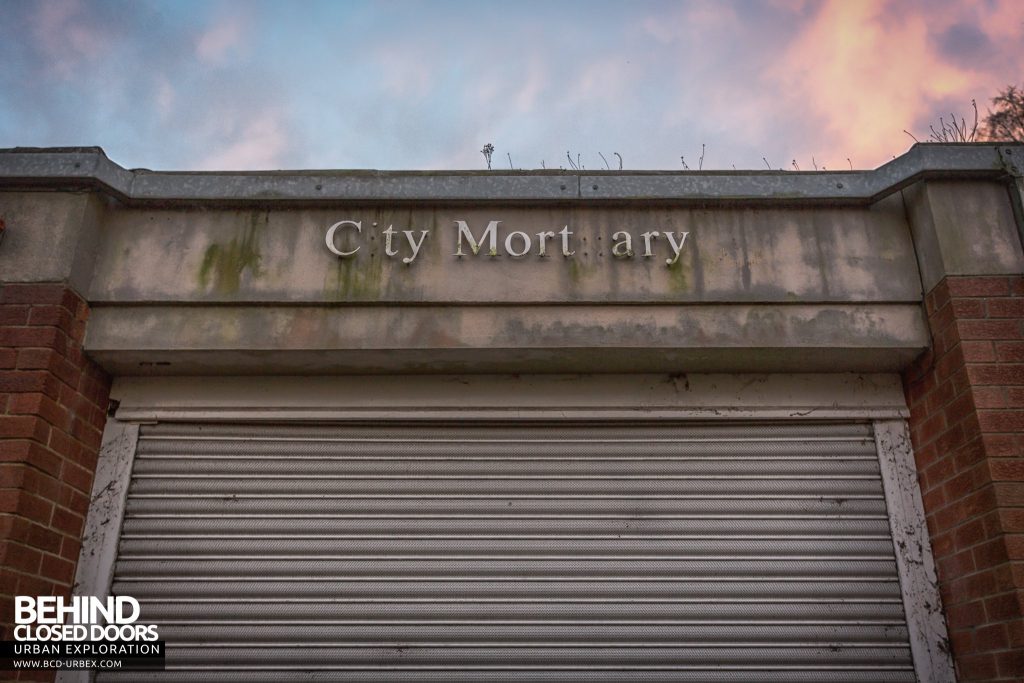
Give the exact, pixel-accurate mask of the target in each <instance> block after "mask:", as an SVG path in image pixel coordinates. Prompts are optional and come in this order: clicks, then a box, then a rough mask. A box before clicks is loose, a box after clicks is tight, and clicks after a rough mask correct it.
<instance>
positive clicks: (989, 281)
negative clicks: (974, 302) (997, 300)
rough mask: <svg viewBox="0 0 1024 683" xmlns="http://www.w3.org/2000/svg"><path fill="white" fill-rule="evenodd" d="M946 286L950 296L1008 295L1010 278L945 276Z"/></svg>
mask: <svg viewBox="0 0 1024 683" xmlns="http://www.w3.org/2000/svg"><path fill="white" fill-rule="evenodd" d="M946 287H947V288H948V290H949V295H950V296H951V297H960V296H1009V294H1010V280H1009V278H1006V277H1003V276H995V277H957V276H953V277H947V278H946Z"/></svg>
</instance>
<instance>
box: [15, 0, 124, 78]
mask: <svg viewBox="0 0 1024 683" xmlns="http://www.w3.org/2000/svg"><path fill="white" fill-rule="evenodd" d="M35 10H36V11H35V12H34V13H33V14H32V15H31V16H30V18H29V23H30V26H31V31H32V36H33V38H34V39H35V46H36V49H38V50H39V51H40V52H41V53H42V54H43V57H44V59H45V61H46V67H47V70H48V71H49V72H50V73H51V74H52V75H54V76H56V77H58V78H62V79H70V78H72V77H73V76H74V74H75V72H76V71H77V70H79V69H80V68H81V67H82V66H83V64H85V63H88V62H91V61H93V60H95V59H97V58H99V57H100V56H102V55H103V54H104V53H105V52H106V51H107V48H108V46H109V44H110V36H109V35H108V34H107V31H106V30H105V29H103V28H102V27H101V26H97V25H95V23H93V22H91V21H90V19H91V14H90V12H89V11H88V9H87V8H85V7H83V6H82V3H81V2H80V0H47V1H45V2H40V3H38V4H37V5H36V6H35Z"/></svg>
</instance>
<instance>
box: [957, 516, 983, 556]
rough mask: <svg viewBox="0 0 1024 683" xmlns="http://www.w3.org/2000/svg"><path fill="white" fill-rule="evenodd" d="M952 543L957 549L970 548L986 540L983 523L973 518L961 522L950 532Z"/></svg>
mask: <svg viewBox="0 0 1024 683" xmlns="http://www.w3.org/2000/svg"><path fill="white" fill-rule="evenodd" d="M952 538H953V543H954V545H955V546H956V548H957V550H964V549H965V548H971V547H973V546H976V545H978V544H979V543H983V542H984V541H986V540H988V535H987V534H986V533H985V523H984V522H983V521H982V520H980V519H973V520H971V521H969V522H966V523H965V524H961V525H960V526H958V527H957V528H956V529H954V530H953V532H952Z"/></svg>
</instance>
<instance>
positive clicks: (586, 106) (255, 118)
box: [0, 0, 1024, 170]
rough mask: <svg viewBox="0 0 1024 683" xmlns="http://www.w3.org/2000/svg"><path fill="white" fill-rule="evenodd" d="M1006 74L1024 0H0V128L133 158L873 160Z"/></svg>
mask: <svg viewBox="0 0 1024 683" xmlns="http://www.w3.org/2000/svg"><path fill="white" fill-rule="evenodd" d="M1011 83H1013V84H1018V85H1020V84H1024V0H960V1H954V0H930V1H928V2H916V1H912V0H889V1H887V0H820V1H817V0H763V1H760V2H755V1H753V0H733V1H730V0H693V1H683V0H679V1H676V2H655V1H650V2H646V1H642V0H633V1H628V0H621V1H618V2H608V1H604V0H586V1H574V0H546V1H543V2H534V1H531V0H518V1H516V2H510V1H508V0H505V1H500V2H499V1H497V0H495V1H489V0H475V1H470V0H460V1H456V0H378V1H376V2H356V1H343V0H334V1H331V2H312V1H304V0H292V1H285V0H279V1H276V2H269V1H268V2H260V1H257V0H246V1H241V0H239V1H232V2H229V1H220V2H218V1H216V0H204V1H202V2H193V1H189V0H173V1H172V0H130V1H124V2H121V1H104V2H101V1H92V0H0V147H25V146H33V147H44V146H101V147H103V149H104V150H105V151H106V153H107V155H108V156H109V157H110V158H111V159H113V160H114V161H116V162H117V163H119V164H121V165H122V166H125V167H126V168H149V169H152V170H267V169H367V168H376V169H395V170H457V169H469V170H480V169H484V168H486V161H485V158H484V155H483V154H482V153H481V149H482V148H483V147H484V145H485V144H488V143H490V144H492V145H493V146H494V154H493V158H492V166H493V168H494V169H508V168H515V169H535V168H542V167H543V168H548V169H557V168H566V169H571V167H572V166H571V164H570V159H571V162H572V164H577V163H578V164H579V165H580V166H582V167H583V168H585V169H586V170H600V169H605V168H606V167H607V168H611V169H613V170H614V169H617V168H618V166H619V157H617V156H615V155H616V154H618V155H619V156H621V159H622V164H623V168H624V169H626V170H642V169H670V170H683V168H684V162H685V165H686V166H688V167H689V168H691V169H694V170H696V169H697V168H698V167H703V169H705V170H707V169H712V170H715V169H724V170H730V169H733V168H736V169H758V168H760V169H764V168H766V163H767V164H768V166H770V167H771V168H784V169H786V170H793V169H795V168H799V169H800V170H813V169H814V168H815V167H817V168H819V169H820V168H827V169H830V170H845V169H849V168H858V169H860V168H875V167H877V166H880V165H881V164H883V163H885V162H887V161H889V160H891V159H892V158H893V157H895V156H898V155H900V154H902V153H904V152H905V151H906V150H907V149H908V148H909V147H910V146H911V145H912V144H913V142H914V141H913V139H911V137H910V136H908V135H907V134H906V133H904V132H903V131H904V129H906V130H909V131H910V132H912V133H914V134H915V135H916V136H917V137H918V138H919V139H921V140H925V139H927V137H928V126H929V124H930V123H934V124H935V125H936V126H938V118H939V116H943V117H944V118H945V119H946V120H948V119H949V116H950V113H951V112H952V113H955V114H956V115H957V116H958V117H960V116H962V117H965V118H966V119H967V121H968V124H970V123H971V119H972V118H973V113H972V109H971V100H972V98H973V99H976V100H977V103H978V107H979V110H980V113H981V116H982V117H984V114H985V112H986V106H987V105H988V104H989V103H990V99H991V98H992V97H993V96H994V95H996V94H997V92H998V91H999V90H1000V89H1001V88H1003V87H1005V86H1006V85H1009V84H1011ZM702 150H703V157H704V158H703V161H701V155H702ZM602 155H603V157H602ZM567 157H568V158H567Z"/></svg>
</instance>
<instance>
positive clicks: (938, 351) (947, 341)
mask: <svg viewBox="0 0 1024 683" xmlns="http://www.w3.org/2000/svg"><path fill="white" fill-rule="evenodd" d="M960 343H961V340H960V330H959V329H957V326H956V325H947V326H946V327H945V328H944V329H942V330H941V331H939V332H936V333H935V334H934V335H933V337H932V348H933V349H934V351H935V357H936V358H942V357H943V356H945V355H946V354H947V353H949V352H950V351H953V350H954V349H956V348H957V346H958V345H959V344H960Z"/></svg>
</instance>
